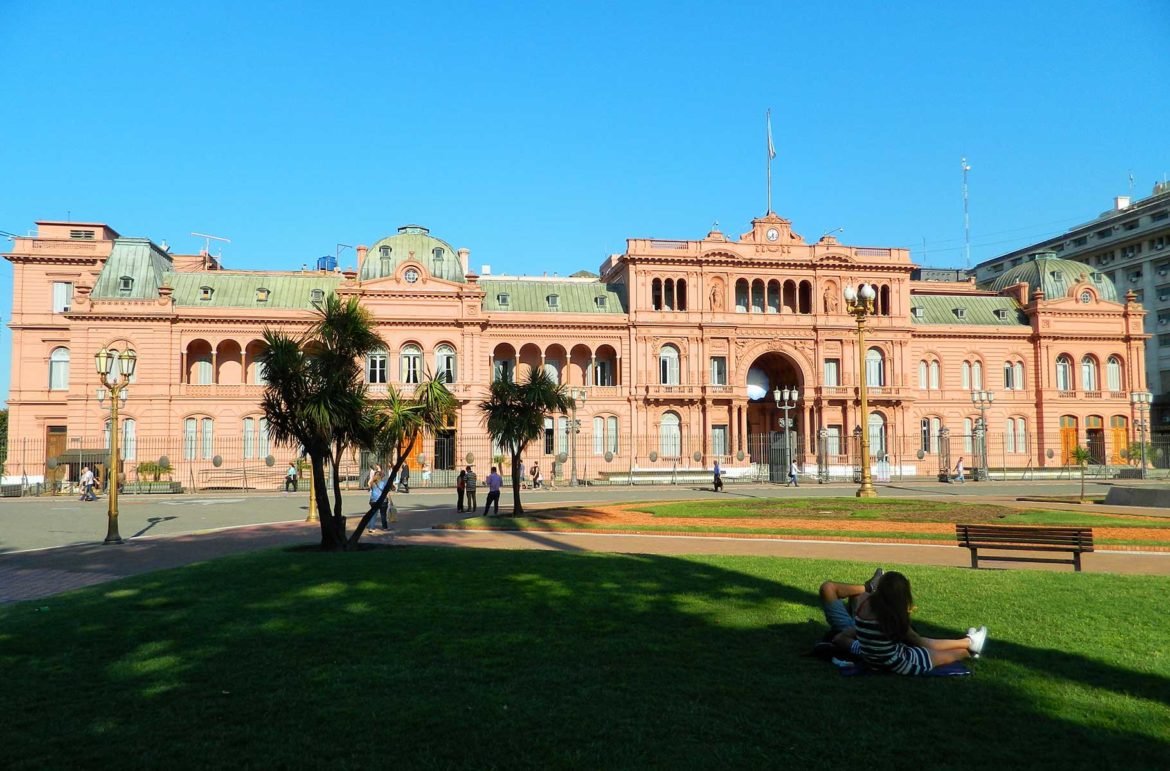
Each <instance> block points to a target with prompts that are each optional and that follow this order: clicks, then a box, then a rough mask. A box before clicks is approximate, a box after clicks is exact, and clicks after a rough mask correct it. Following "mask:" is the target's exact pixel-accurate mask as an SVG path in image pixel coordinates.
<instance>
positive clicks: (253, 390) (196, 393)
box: [179, 383, 264, 399]
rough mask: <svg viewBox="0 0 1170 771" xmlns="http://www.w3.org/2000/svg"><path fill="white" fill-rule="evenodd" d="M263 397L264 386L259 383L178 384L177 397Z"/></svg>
mask: <svg viewBox="0 0 1170 771" xmlns="http://www.w3.org/2000/svg"><path fill="white" fill-rule="evenodd" d="M263 395H264V385H263V384H260V383H180V384H179V396H193V397H197V398H217V399H228V398H231V397H250V398H254V399H259V398H260V397H261V396H263Z"/></svg>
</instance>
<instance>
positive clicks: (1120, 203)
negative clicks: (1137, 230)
mask: <svg viewBox="0 0 1170 771" xmlns="http://www.w3.org/2000/svg"><path fill="white" fill-rule="evenodd" d="M1128 208H1129V196H1128V195H1119V196H1117V197H1115V198H1114V199H1113V210H1114V211H1125V210H1126V209H1128Z"/></svg>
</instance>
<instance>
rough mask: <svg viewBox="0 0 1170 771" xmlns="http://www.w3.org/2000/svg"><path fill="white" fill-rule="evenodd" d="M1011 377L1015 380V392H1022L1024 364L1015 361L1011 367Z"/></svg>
mask: <svg viewBox="0 0 1170 771" xmlns="http://www.w3.org/2000/svg"><path fill="white" fill-rule="evenodd" d="M1012 375H1013V377H1014V378H1015V380H1014V382H1015V384H1016V390H1017V391H1023V390H1024V362H1022V361H1017V362H1016V363H1015V364H1013V365H1012Z"/></svg>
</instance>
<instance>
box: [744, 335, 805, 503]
mask: <svg viewBox="0 0 1170 771" xmlns="http://www.w3.org/2000/svg"><path fill="white" fill-rule="evenodd" d="M746 380H747V382H746V384H745V385H746V386H747V394H748V407H747V435H748V449H749V452H750V454H751V460H752V463H758V464H764V465H767V467H768V478H769V480H771V481H773V482H780V481H784V480H786V479H787V478H788V468H789V466H790V465H791V463H792V460H793V459H794V458H800V457H802V456H803V453H804V443H803V442H802V439H801V437H802V435H803V434H804V429H805V426H804V419H803V416H804V414H805V403H806V399H807V398H808V395H807V393H806V389H805V379H804V373H803V372H802V370H801V369H800V367H799V365H797V363H796V362H795V361H794V360H793V359H791V358H790V357H788V356H787V355H785V354H783V353H779V352H776V351H769V352H768V353H764V354H762V355H760V356H758V357H756V359H755V360H754V361H753V362H752V364H751V366H750V367H748V371H747V377H746ZM791 388H796V389H797V390H798V392H799V393H800V400H799V401H797V402H796V404H795V406H793V407H792V408H791V409H789V410H788V421H789V422H788V424H787V425H785V423H784V410H783V409H782V408H780V407H777V406H776V399H775V397H774V396H773V392H774V391H775V390H776V389H780V390H784V389H791ZM789 403H790V404H791V402H789Z"/></svg>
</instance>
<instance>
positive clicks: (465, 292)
mask: <svg viewBox="0 0 1170 771" xmlns="http://www.w3.org/2000/svg"><path fill="white" fill-rule="evenodd" d="M356 251H357V262H358V265H357V270H356V272H355V271H342V270H340V269H337V268H334V267H332V266H325V269H322V270H299V271H291V272H290V271H234V270H227V269H224V268H223V267H222V265H220V264H219V261H218V259H217V258H215V257H213V256H210V255H208V254H206V253H202V254H197V255H177V254H171V253H169V251H168V250H167V249H165V248H162V247H160V246H158V245H156V244H155V243H153V242H152V241H150V240H148V239H145V238H127V237H123V236H121V235H119V234H118V233H117V232H116V231H114V230H113V229H112V228H110V227H109V226H107V225H104V224H99V223H83V222H38V223H37V234H36V235H35V236H28V237H19V238H15V239H14V241H13V244H12V248H11V251H10V252H9V253H7V254H6V255H5V257H6V259H8V260H9V261H10V262H11V263H12V265H13V268H14V287H13V305H12V324H11V327H12V337H13V348H12V390H11V394H10V398H9V406H10V408H11V416H10V424H9V446H8V452H7V458H6V464H5V468H4V481H5V482H6V483H7V484H8V485H10V486H11V485H12V484H14V483H16V482H22V483H25V484H33V483H35V482H40V481H42V480H44V479H45V477H46V475H49V476H50V477H52V476H53V475H56V478H58V479H60V478H61V477H62V476H66V475H74V476H66V478H72V479H76V476H75V474H76V473H77V470H78V469H77V466H78V465H79V463H78V461H79V460H81V459H82V456H83V455H84V453H85V452H93V453H96V452H98V451H99V450H101V448H104V447H107V446H108V444H107V443H108V438H109V431H110V426H109V422H108V420H109V404H108V401H107V402H106V403H105V404H104V406H103V405H102V404H99V402H98V399H97V395H98V391H99V387H100V383H99V381H98V378H97V375H96V374H95V371H94V360H93V357H94V353H95V352H96V351H98V350H99V349H100V348H102V347H106V348H109V349H112V350H115V351H125V350H128V349H131V350H134V351H136V352H137V356H138V365H137V370H136V372H135V373H134V381H133V382H132V384H131V385H130V386H129V388H128V389H127V392H128V398H127V400H126V402H125V404H124V406H123V407H122V409H121V413H120V418H122V421H121V422H122V425H121V437H122V448H123V449H122V454H123V457H124V459H125V465H126V469H127V471H126V473H127V474H128V478H129V479H130V480H133V479H134V474H135V470H136V469H137V466H138V464H140V463H142V462H144V461H155V460H157V459H158V458H159V457H160V456H164V455H165V456H166V457H167V458H168V459H169V461H170V464H171V466H172V467H173V468H174V472H173V478H174V479H175V480H176V481H181V482H182V483H183V484H184V485H185V486H189V487H195V488H198V487H213V486H242V487H256V486H266V487H272V486H274V485H278V484H279V480H280V479H281V478H282V477H283V467H284V466H285V465H286V464H287V462H288V460H289V459H290V458H291V457H293V455H294V454H295V450H294V449H292V448H277V447H273V446H271V444H270V442H269V441H268V437H267V434H266V430H265V421H264V418H263V416H262V413H261V411H260V396H261V393H262V391H263V389H264V373H263V371H262V369H261V368H260V367H259V366H258V364H257V356H258V354H259V353H260V352H261V350H262V342H261V340H262V331H263V330H264V328H265V327H266V326H273V327H280V328H285V329H289V330H299V329H304V328H305V327H306V326H307V324H308V323H309V322H310V320H311V319H312V317H313V309H314V303H316V302H319V301H320V300H321V299H323V298H324V296H325V295H326V294H328V293H330V292H335V293H337V294H338V295H340V296H342V297H358V298H360V300H361V302H362V303H363V304H364V305H365V306H366V307H367V308H369V310H370V311H371V312H372V314H373V315H374V317H375V319H376V320H377V324H378V329H379V332H380V333H381V335H382V336H383V338H384V339H385V341H386V349H385V351H382V352H379V353H377V354H375V355H372V356H370V357H369V359H368V361H367V362H365V371H366V376H367V379H368V381H369V383H370V385H371V389H372V390H373V391H374V392H377V391H379V390H383V389H385V388H387V387H388V386H394V387H397V388H399V389H402V390H404V391H409V390H410V389H411V387H412V385H413V384H414V383H417V382H418V381H419V379H420V377H422V376H423V374H424V372H425V371H426V370H428V369H429V370H431V371H437V372H441V373H444V374H445V375H446V377H447V378H448V380H449V382H450V388H451V390H452V391H453V392H454V394H455V396H456V397H457V398H458V400H459V403H460V409H459V414H458V418H457V420H456V421H455V422H454V423H453V424H452V425H451V426H450V428H449V430H447V431H444V432H440V434H439V435H438V436H433V437H426V439H425V441H423V442H422V443H420V445H419V446H418V447H417V448H416V451H415V454H414V456H413V457H412V459H411V465H412V467H414V468H415V469H416V470H417V469H420V468H425V469H426V470H428V471H432V472H434V483H436V484H444V483H447V482H449V481H450V479H451V474H452V473H453V472H452V471H451V470H452V469H454V468H455V467H456V466H457V464H458V465H463V464H464V463H465V462H466V460H467V458H468V457H469V456H470V457H471V458H472V462H473V463H474V464H475V465H476V466H477V468H478V470H479V471H480V473H481V474H483V473H484V472H485V471H486V466H487V465H488V464H490V463H491V458H492V457H493V456H495V455H497V453H498V451H497V450H494V449H493V448H492V447H491V446H490V444H489V440H488V439H487V437H486V431H485V429H484V426H483V422H482V419H481V417H480V412H479V410H478V402H479V401H480V400H481V399H483V398H484V397H485V395H486V393H487V387H488V384H489V381H490V380H491V379H492V378H493V377H501V376H505V375H511V376H516V375H523V373H524V372H525V371H527V370H528V369H529V368H532V367H544V368H545V369H547V370H548V371H549V372H550V373H551V374H552V375H553V376H554V377H556V378H557V379H558V380H559V381H560V382H561V383H564V384H565V385H566V386H569V387H571V388H572V389H573V393H574V394H575V395H576V396H577V397H578V398H577V407H576V409H575V410H574V412H573V413H572V414H570V415H566V416H554V417H552V418H549V419H548V421H547V422H546V432H545V436H544V437H543V441H541V440H538V441H537V442H534V443H533V445H532V446H531V447H530V449H529V454H528V457H527V458H526V459H525V462H526V465H531V463H533V462H539V463H540V464H541V466H542V469H543V473H544V475H545V476H546V477H548V476H549V475H550V472H553V473H554V474H555V475H556V478H558V479H560V480H562V481H563V480H566V479H567V478H569V477H571V476H572V474H573V473H574V472H575V473H576V478H577V479H578V480H580V481H582V482H589V483H601V482H605V481H609V482H618V483H624V482H629V481H631V479H632V480H634V481H639V480H648V479H660V480H661V479H668V478H669V479H674V480H681V479H687V480H688V481H690V480H693V479H695V478H697V477H698V476H700V475H702V476H703V478H706V475H707V474H708V473H709V472H708V470H709V469H710V468H711V466H712V464H713V463H714V462H715V461H716V460H718V461H719V462H720V463H721V464H722V467H723V469H724V473H725V474H726V475H728V477H730V478H733V479H734V478H736V477H746V478H754V479H776V478H778V476H780V475H783V474H784V472H785V471H786V469H787V465H788V457H789V454H790V455H791V458H792V459H793V460H795V461H796V463H797V465H798V466H799V468H800V470H801V472H802V474H805V475H807V476H808V477H809V478H810V479H816V478H817V477H818V475H819V477H820V478H821V479H822V480H825V479H829V478H841V477H845V478H849V477H851V476H852V474H853V468H854V466H855V464H856V462H857V457H856V456H857V448H858V446H859V443H858V442H857V441H856V438H857V437H858V436H859V435H860V431H861V430H862V427H863V426H864V427H865V430H868V431H869V438H870V440H871V441H870V450H871V453H872V455H873V458H874V461H875V462H876V463H877V464H878V465H877V471H876V475H877V478H878V479H879V481H880V480H881V477H882V475H883V474H891V475H894V476H935V475H938V474H940V472H942V471H945V469H947V468H951V467H953V465H954V463H955V462H956V460H957V458H958V456H964V457H965V459H966V460H965V463H966V465H967V467H968V468H974V467H977V466H978V465H979V464H980V460H982V459H983V456H984V455H985V459H986V465H987V466H988V467H990V469H991V470H992V472H993V475H994V474H997V473H1000V472H1002V473H1003V474H1004V475H1005V476H1006V477H1008V478H1020V477H1026V476H1027V475H1028V474H1031V473H1056V472H1055V470H1056V469H1057V468H1059V469H1064V467H1065V466H1066V465H1067V464H1068V463H1069V452H1070V449H1071V448H1072V447H1074V446H1076V445H1078V444H1080V445H1085V446H1088V447H1089V448H1090V449H1091V450H1092V452H1093V454H1094V460H1095V461H1096V462H1098V463H1101V464H1105V465H1110V464H1113V465H1116V466H1124V465H1126V464H1127V463H1130V462H1132V461H1131V460H1130V459H1129V458H1128V455H1130V454H1132V453H1131V451H1130V444H1131V443H1134V442H1136V441H1137V432H1136V431H1135V425H1136V423H1135V421H1136V419H1137V418H1138V415H1137V414H1136V413H1135V410H1134V406H1133V404H1132V403H1131V393H1133V392H1143V391H1145V390H1146V388H1147V386H1146V375H1145V372H1144V370H1143V362H1144V361H1145V357H1144V341H1145V339H1146V337H1147V335H1145V334H1144V333H1143V331H1142V320H1143V316H1144V312H1143V310H1142V308H1141V307H1140V306H1139V305H1138V304H1136V303H1135V302H1134V298H1133V295H1132V294H1130V295H1127V296H1126V297H1119V296H1118V294H1117V290H1116V288H1115V287H1114V285H1113V284H1112V283H1111V282H1110V281H1109V279H1108V278H1106V277H1105V276H1103V275H1102V274H1100V273H1098V272H1096V271H1094V270H1093V269H1092V268H1091V267H1089V266H1086V265H1084V264H1081V263H1077V262H1070V261H1066V260H1061V259H1057V258H1056V257H1054V256H1053V255H1051V254H1040V255H1036V256H1035V257H1034V258H1033V259H1030V260H1029V261H1027V262H1025V263H1023V264H1021V265H1019V266H1017V267H1015V268H1012V269H1011V270H1009V271H1006V272H1004V273H1002V274H1001V275H999V276H997V277H996V278H995V279H994V281H993V282H992V283H990V284H987V285H978V286H977V285H976V284H975V283H974V282H973V281H950V282H938V281H924V280H918V279H916V275H918V273H917V271H916V266H915V265H913V264H911V262H910V258H909V253H908V252H907V251H906V250H903V249H889V248H874V247H856V246H844V245H842V244H839V243H838V242H837V240H836V239H835V238H833V237H832V236H823V237H822V238H820V240H818V241H816V242H815V243H808V242H806V241H805V240H804V239H803V238H801V237H800V236H799V235H797V234H796V233H795V232H793V230H792V228H791V224H790V222H789V221H788V220H785V219H783V218H781V217H779V216H777V215H775V214H773V213H769V214H767V215H765V216H763V217H759V218H757V219H755V220H753V221H752V223H751V228H750V229H749V230H748V231H747V232H746V233H744V234H743V235H741V236H739V237H738V238H735V237H732V236H728V235H725V234H724V233H721V232H719V230H718V229H714V230H712V231H711V232H709V233H707V234H706V235H705V236H704V237H702V238H700V239H697V240H690V241H688V240H677V241H676V240H659V239H643V238H633V239H629V240H628V242H627V246H626V250H625V252H624V253H623V254H616V255H613V256H611V257H609V258H608V259H607V260H606V261H605V262H604V263H603V264H602V265H601V266H600V270H599V274H596V275H595V274H593V273H589V272H586V271H581V272H578V273H574V274H573V275H572V276H568V277H556V276H554V277H547V276H541V277H529V276H504V275H492V274H491V271H490V269H489V268H488V267H487V266H484V267H483V269H482V270H480V271H478V272H476V271H473V270H472V269H471V265H470V264H469V259H470V252H469V250H467V249H455V248H452V247H451V245H450V244H448V243H447V242H446V241H443V240H442V239H440V238H437V237H435V236H434V235H432V234H431V233H430V232H429V231H428V230H427V229H426V228H424V227H419V226H415V225H407V226H404V227H401V228H399V229H398V231H397V232H396V233H394V234H392V235H389V236H387V237H385V238H382V239H380V240H378V241H376V242H374V244H373V245H372V246H371V247H369V248H367V247H364V246H359V247H358V248H357V250H356ZM861 283H869V284H871V285H873V286H874V287H875V289H876V298H875V307H874V315H873V316H871V317H870V318H869V319H868V321H867V325H866V326H867V328H866V341H865V350H864V351H862V352H860V356H859V351H858V335H857V325H856V323H855V320H854V318H853V317H852V316H850V315H849V314H848V312H847V309H846V305H845V302H844V300H843V290H844V289H845V287H846V286H847V285H852V286H854V287H857V286H859V285H860V284H861ZM860 362H864V364H860ZM862 379H864V380H865V382H866V384H867V386H868V400H869V410H870V413H869V415H861V414H859V403H858V390H859V389H858V386H859V383H860V382H861V381H862ZM785 391H787V393H784V392H785ZM794 392H795V393H794ZM973 392H974V393H975V394H976V395H977V396H990V397H992V398H993V400H992V401H990V402H989V403H988V401H987V400H983V403H982V404H979V403H977V402H978V399H973ZM981 392H987V393H986V394H982V393H981ZM778 397H787V398H786V399H784V398H778ZM785 406H787V407H788V409H787V410H785V409H784V407H785ZM981 408H982V409H981ZM981 418H985V420H986V436H981V435H980V431H979V427H980V425H981V424H980V419H981ZM786 420H787V422H785V421H786ZM574 429H575V430H574ZM984 447H985V448H986V449H985V450H984V449H983V448H984ZM981 454H982V455H981ZM54 459H56V462H53V461H54ZM363 462H364V460H363V459H362V458H360V457H358V456H356V455H355V457H354V458H353V459H352V463H353V464H354V466H355V469H347V470H345V471H346V473H347V474H348V473H351V472H352V473H355V474H356V473H357V472H356V467H357V466H360V465H361V463H363ZM347 463H349V461H347ZM53 467H56V468H53ZM1046 469H1047V472H1045V470H1046ZM249 475H250V476H249ZM249 479H250V480H251V481H248V480H249ZM414 479H415V483H416V484H417V483H418V482H419V481H420V477H419V476H415V478H414Z"/></svg>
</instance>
